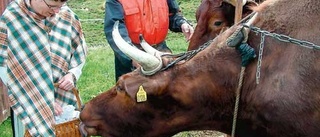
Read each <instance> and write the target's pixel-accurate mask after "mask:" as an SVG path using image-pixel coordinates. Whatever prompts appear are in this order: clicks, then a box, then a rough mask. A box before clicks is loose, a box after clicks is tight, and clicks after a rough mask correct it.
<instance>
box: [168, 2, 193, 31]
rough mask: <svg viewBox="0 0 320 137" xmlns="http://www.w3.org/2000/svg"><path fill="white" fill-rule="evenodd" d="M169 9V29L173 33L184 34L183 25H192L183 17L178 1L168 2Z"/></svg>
mask: <svg viewBox="0 0 320 137" xmlns="http://www.w3.org/2000/svg"><path fill="white" fill-rule="evenodd" d="M167 3H168V7H169V29H170V30H171V31H173V32H182V30H181V25H182V24H183V23H188V24H190V25H191V26H192V24H191V23H190V22H189V21H188V20H187V19H186V18H185V17H183V15H182V13H181V10H180V8H179V5H178V3H177V1H176V0H167Z"/></svg>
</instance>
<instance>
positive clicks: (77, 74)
mask: <svg viewBox="0 0 320 137" xmlns="http://www.w3.org/2000/svg"><path fill="white" fill-rule="evenodd" d="M84 64H85V62H82V63H81V64H80V65H78V66H77V67H74V68H72V69H70V70H69V71H68V72H71V73H72V74H73V75H74V76H75V77H76V79H77V80H78V79H79V78H80V76H81V74H82V68H83V66H84Z"/></svg>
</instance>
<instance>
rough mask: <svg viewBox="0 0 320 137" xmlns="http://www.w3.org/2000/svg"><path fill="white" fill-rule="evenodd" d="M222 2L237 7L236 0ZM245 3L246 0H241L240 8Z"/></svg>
mask: <svg viewBox="0 0 320 137" xmlns="http://www.w3.org/2000/svg"><path fill="white" fill-rule="evenodd" d="M223 1H224V2H227V3H230V4H231V5H233V6H235V7H236V5H237V0H223ZM246 3H247V0H242V6H243V5H245V4H246Z"/></svg>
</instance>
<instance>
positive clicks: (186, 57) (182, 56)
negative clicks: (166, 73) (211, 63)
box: [160, 39, 213, 71]
mask: <svg viewBox="0 0 320 137" xmlns="http://www.w3.org/2000/svg"><path fill="white" fill-rule="evenodd" d="M212 41H213V39H212V40H209V41H207V42H206V43H204V44H203V45H201V46H200V47H199V48H198V49H196V50H190V51H187V52H184V53H179V54H174V55H172V54H164V55H162V56H170V57H176V59H175V60H174V61H172V62H170V63H169V64H168V65H167V66H165V67H164V68H162V69H161V70H160V71H163V70H166V69H168V68H170V67H172V66H173V65H175V64H176V63H178V62H180V61H182V60H186V61H187V60H189V59H191V58H192V57H194V56H195V55H196V54H197V53H199V52H200V51H202V50H204V49H205V48H207V47H208V46H209V45H210V44H211V43H212Z"/></svg>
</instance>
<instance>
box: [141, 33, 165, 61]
mask: <svg viewBox="0 0 320 137" xmlns="http://www.w3.org/2000/svg"><path fill="white" fill-rule="evenodd" d="M139 39H140V45H141V47H142V48H143V49H144V50H145V51H146V52H147V53H149V54H151V55H154V56H157V57H160V56H161V55H163V54H165V53H163V52H160V51H158V50H156V49H155V48H153V47H152V46H151V45H150V44H148V43H147V42H146V41H145V40H144V38H143V36H142V34H140V36H139Z"/></svg>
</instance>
